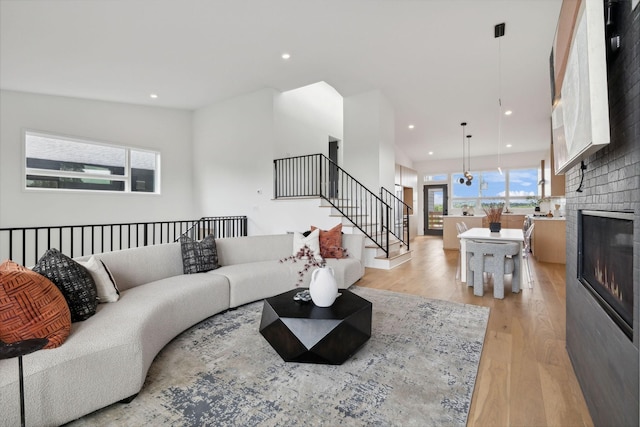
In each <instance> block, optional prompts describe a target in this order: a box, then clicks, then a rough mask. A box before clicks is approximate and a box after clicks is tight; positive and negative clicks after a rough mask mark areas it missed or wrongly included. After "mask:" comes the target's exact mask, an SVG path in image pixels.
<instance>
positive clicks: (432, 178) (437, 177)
mask: <svg viewBox="0 0 640 427" xmlns="http://www.w3.org/2000/svg"><path fill="white" fill-rule="evenodd" d="M448 178H449V176H448V175H447V174H440V175H425V176H424V182H431V181H445V182H446V181H447V179H448Z"/></svg>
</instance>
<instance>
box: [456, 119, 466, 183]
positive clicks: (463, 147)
mask: <svg viewBox="0 0 640 427" xmlns="http://www.w3.org/2000/svg"><path fill="white" fill-rule="evenodd" d="M460 126H462V174H463V175H465V176H466V174H467V163H466V158H467V157H466V146H465V144H464V129H465V126H467V122H462V123H460ZM458 182H460V184H464V178H460V179H459V180H458Z"/></svg>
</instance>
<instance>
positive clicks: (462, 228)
mask: <svg viewBox="0 0 640 427" xmlns="http://www.w3.org/2000/svg"><path fill="white" fill-rule="evenodd" d="M456 230H457V231H458V234H462V233H464V232H465V231H467V230H468V227H467V224H465V223H464V222H456ZM463 255H464V254H463V253H462V247H461V246H460V242H458V267H457V268H456V280H457V279H459V278H460V269H461V268H462V267H461V266H462V257H463Z"/></svg>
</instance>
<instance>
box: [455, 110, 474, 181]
mask: <svg viewBox="0 0 640 427" xmlns="http://www.w3.org/2000/svg"><path fill="white" fill-rule="evenodd" d="M460 126H462V175H464V178H460V179H459V180H458V182H459V183H460V184H465V183H466V184H467V185H471V181H472V180H473V175H471V174H470V173H469V169H471V135H467V143H466V144H465V141H464V136H465V133H466V132H465V127H466V126H467V122H462V123H460ZM465 178H466V180H465Z"/></svg>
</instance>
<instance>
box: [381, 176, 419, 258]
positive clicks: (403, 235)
mask: <svg viewBox="0 0 640 427" xmlns="http://www.w3.org/2000/svg"><path fill="white" fill-rule="evenodd" d="M380 198H381V199H382V200H383V201H384V202H385V203H386V204H387V205H389V207H391V224H390V225H389V232H390V233H391V234H393V235H394V236H396V238H397V239H398V240H400V242H402V244H404V245H405V246H406V247H407V250H409V238H410V236H409V215H411V211H412V210H413V209H412V208H411V206H409V205H408V204H406V203H405V202H403V201H402V200H400V199H399V198H398V197H397V196H396V195H395V194H393V193H392V192H391V191H389V190H387V189H386V188H384V187H381V188H380Z"/></svg>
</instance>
